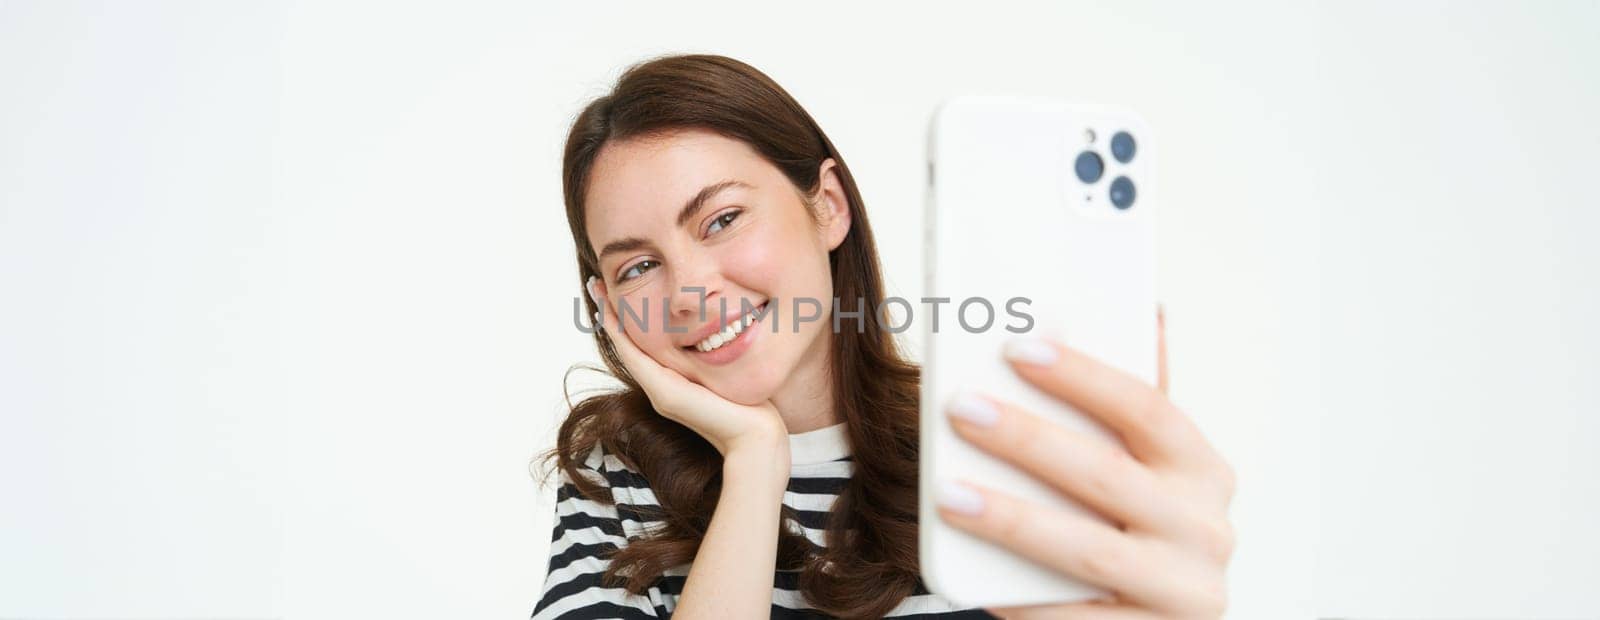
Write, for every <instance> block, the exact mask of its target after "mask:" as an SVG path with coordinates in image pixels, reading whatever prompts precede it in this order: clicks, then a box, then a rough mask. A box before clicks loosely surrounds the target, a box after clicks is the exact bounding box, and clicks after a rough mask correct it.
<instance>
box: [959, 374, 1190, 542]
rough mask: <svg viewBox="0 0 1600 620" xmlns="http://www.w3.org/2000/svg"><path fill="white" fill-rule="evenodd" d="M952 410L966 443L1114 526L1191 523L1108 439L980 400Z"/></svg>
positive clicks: (966, 398)
mask: <svg viewBox="0 0 1600 620" xmlns="http://www.w3.org/2000/svg"><path fill="white" fill-rule="evenodd" d="M945 410H946V412H947V413H948V414H949V416H950V423H951V426H953V427H954V428H955V430H956V433H957V434H958V435H960V436H961V437H962V438H963V439H966V440H967V441H968V442H970V443H972V444H973V445H975V446H977V447H979V448H981V449H983V450H984V451H985V452H988V453H990V454H993V455H995V456H996V457H998V458H1000V459H1001V460H1004V461H1006V462H1008V463H1011V464H1012V465H1014V466H1016V467H1017V468H1019V469H1021V470H1023V471H1025V472H1028V473H1029V474H1031V475H1032V476H1033V477H1035V478H1038V479H1039V480H1041V481H1043V482H1045V483H1047V484H1049V485H1051V486H1053V487H1055V488H1056V489H1059V490H1060V491H1062V492H1063V493H1065V494H1067V495H1069V496H1071V497H1073V498H1075V499H1077V500H1079V501H1080V502H1081V503H1083V504H1084V505H1086V506H1087V507H1089V508H1092V509H1094V510H1095V511H1096V512H1099V513H1100V514H1103V515H1105V516H1106V517H1109V518H1110V519H1111V520H1113V521H1116V522H1118V523H1123V524H1127V525H1129V526H1130V527H1135V528H1138V529H1151V530H1156V531H1161V532H1172V533H1176V532H1179V531H1180V528H1181V527H1182V526H1183V524H1184V521H1183V520H1182V519H1180V518H1179V517H1180V516H1181V514H1182V511H1180V510H1179V509H1180V508H1181V506H1177V505H1176V504H1175V502H1174V500H1173V498H1171V497H1170V496H1169V495H1168V494H1166V493H1163V492H1162V491H1161V485H1160V481H1159V480H1157V478H1156V476H1155V474H1154V473H1153V472H1151V471H1150V469H1149V468H1147V467H1145V465H1144V464H1143V463H1140V462H1138V461H1136V460H1134V458H1133V457H1132V456H1129V455H1128V453H1127V452H1125V451H1123V450H1122V449H1121V448H1119V447H1117V446H1115V445H1113V444H1111V443H1109V442H1107V441H1105V440H1102V439H1098V438H1094V437H1090V436H1088V435H1085V434H1083V433H1078V432H1074V431H1072V430H1069V429H1067V428H1065V427H1063V426H1061V425H1060V424H1056V423H1053V422H1051V421H1049V420H1046V419H1044V418H1041V417H1039V416H1037V415H1034V414H1032V413H1030V412H1028V411H1027V410H1025V409H1022V408H1020V407H1017V406H1015V405H1013V404H1011V403H1008V402H1005V401H1001V400H998V399H994V398H990V397H985V396H979V395H976V394H961V395H958V396H957V397H956V398H954V399H951V401H950V403H949V404H948V405H947V406H946V408H945Z"/></svg>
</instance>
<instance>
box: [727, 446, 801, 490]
mask: <svg viewBox="0 0 1600 620" xmlns="http://www.w3.org/2000/svg"><path fill="white" fill-rule="evenodd" d="M789 466H790V461H789V436H788V434H786V433H777V434H776V436H770V435H769V436H765V437H750V438H747V439H746V440H744V441H741V442H737V443H734V444H732V445H730V446H729V447H728V453H727V454H726V455H724V457H723V461H722V476H723V479H724V480H729V479H748V478H752V477H756V478H759V479H765V480H766V481H768V482H771V483H775V484H776V486H777V489H778V492H779V494H780V495H781V494H782V491H783V490H784V488H786V487H787V486H788V482H789Z"/></svg>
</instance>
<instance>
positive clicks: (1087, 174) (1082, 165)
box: [1072, 151, 1106, 183]
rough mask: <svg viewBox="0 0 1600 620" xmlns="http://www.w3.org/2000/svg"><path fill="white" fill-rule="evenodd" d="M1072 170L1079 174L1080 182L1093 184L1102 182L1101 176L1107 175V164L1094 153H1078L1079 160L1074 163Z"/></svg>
mask: <svg viewBox="0 0 1600 620" xmlns="http://www.w3.org/2000/svg"><path fill="white" fill-rule="evenodd" d="M1072 169H1073V170H1074V171H1076V172H1077V173H1078V180H1079V181H1083V182H1084V183H1093V182H1095V181H1099V180H1100V175H1102V174H1105V171H1106V162H1105V160H1102V159H1100V156H1099V155H1096V154H1095V153H1094V151H1084V152H1082V153H1078V160H1077V161H1075V162H1073V163H1072Z"/></svg>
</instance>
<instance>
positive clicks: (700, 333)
mask: <svg viewBox="0 0 1600 620" xmlns="http://www.w3.org/2000/svg"><path fill="white" fill-rule="evenodd" d="M765 307H767V302H764V301H763V302H761V303H759V304H756V305H754V306H751V307H750V308H751V311H752V312H754V311H758V310H760V309H762V308H765ZM757 314H760V313H759V312H757ZM744 315H745V313H743V312H740V311H739V309H732V308H730V309H728V311H727V313H724V314H723V315H722V316H721V317H719V318H718V319H717V320H716V321H712V322H710V323H706V324H705V325H703V326H701V327H700V329H697V330H694V331H693V332H691V333H690V334H689V336H688V337H686V338H685V339H684V340H683V341H682V342H679V343H678V348H680V349H688V350H689V351H691V352H694V353H699V352H700V351H699V350H697V349H695V348H694V345H697V344H700V341H702V340H705V339H707V338H710V337H711V334H715V333H717V332H720V331H722V328H724V327H727V326H728V324H729V323H732V322H733V321H734V319H738V318H740V317H743V316H744Z"/></svg>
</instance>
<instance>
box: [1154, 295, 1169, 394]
mask: <svg viewBox="0 0 1600 620" xmlns="http://www.w3.org/2000/svg"><path fill="white" fill-rule="evenodd" d="M1156 386H1157V387H1159V388H1161V393H1162V394H1167V393H1168V392H1167V312H1166V308H1164V307H1162V305H1161V304H1156Z"/></svg>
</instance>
